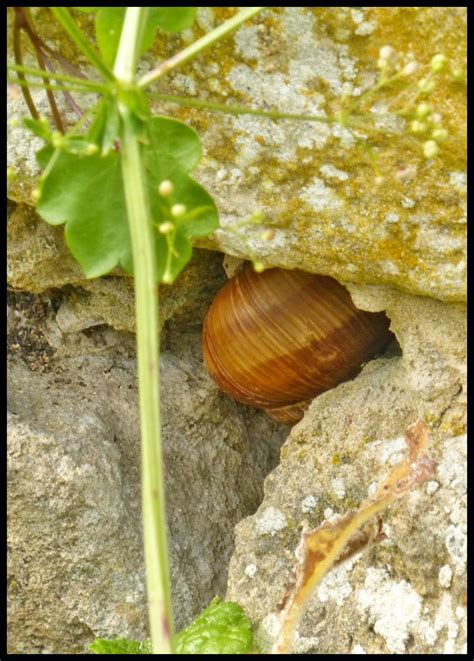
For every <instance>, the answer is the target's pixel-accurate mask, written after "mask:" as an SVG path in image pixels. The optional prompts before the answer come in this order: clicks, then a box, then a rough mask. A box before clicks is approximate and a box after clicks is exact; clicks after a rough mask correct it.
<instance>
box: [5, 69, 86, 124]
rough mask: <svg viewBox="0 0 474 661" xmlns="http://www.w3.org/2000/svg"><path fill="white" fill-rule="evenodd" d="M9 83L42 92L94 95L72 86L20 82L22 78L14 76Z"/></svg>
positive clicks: (83, 88) (9, 78)
mask: <svg viewBox="0 0 474 661" xmlns="http://www.w3.org/2000/svg"><path fill="white" fill-rule="evenodd" d="M7 82H8V83H12V84H13V85H19V86H20V87H31V88H35V89H36V88H38V89H42V90H53V92H76V93H78V94H85V93H87V94H91V93H93V92H91V90H88V89H86V88H85V87H72V86H71V85H63V84H57V85H55V84H53V85H47V84H46V83H30V82H29V81H27V80H20V78H13V77H12V76H8V77H7ZM35 119H37V118H35Z"/></svg>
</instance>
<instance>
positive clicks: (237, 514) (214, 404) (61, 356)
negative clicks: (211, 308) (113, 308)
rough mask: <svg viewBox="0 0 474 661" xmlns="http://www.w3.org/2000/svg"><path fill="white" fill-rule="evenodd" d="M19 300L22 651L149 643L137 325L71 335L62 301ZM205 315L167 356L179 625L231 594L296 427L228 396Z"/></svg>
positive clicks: (15, 398) (11, 431)
mask: <svg viewBox="0 0 474 661" xmlns="http://www.w3.org/2000/svg"><path fill="white" fill-rule="evenodd" d="M13 299H14V300H13V302H14V305H13V306H12V307H11V308H10V310H9V326H10V336H9V339H10V352H11V360H10V365H9V383H8V393H9V401H8V410H9V424H8V435H9V442H8V516H9V521H8V547H9V553H8V612H9V622H8V624H9V650H10V653H23V654H25V653H26V654H32V653H44V654H54V653H71V652H75V653H81V652H84V651H85V650H86V645H87V644H88V643H90V642H92V640H93V639H94V637H96V636H101V637H107V638H110V637H130V638H134V639H143V638H145V637H146V636H147V613H146V608H145V584H144V571H143V558H142V539H141V511H140V510H141V508H140V441H139V423H138V405H137V392H136V365H135V356H134V354H135V349H134V337H133V335H129V334H126V333H119V332H118V331H115V330H113V329H111V328H109V327H106V326H99V327H95V328H88V329H86V330H83V331H76V332H74V333H66V332H64V331H61V329H60V328H59V327H58V326H57V324H56V322H55V317H56V311H55V310H56V309H58V304H57V302H56V301H55V299H54V297H48V296H33V295H27V294H21V295H18V294H17V295H15V296H14V297H13ZM60 309H61V307H59V310H60ZM183 314H184V313H183ZM199 319H200V314H199V313H198V311H197V309H196V307H194V308H192V307H191V308H190V309H189V310H188V312H187V314H186V315H184V316H183V320H182V321H181V323H178V322H176V326H175V327H173V328H172V329H170V331H169V333H168V342H167V344H166V346H164V350H163V353H162V356H161V363H160V368H161V381H162V418H163V438H164V452H165V476H166V478H165V479H166V493H167V506H168V508H167V509H168V530H169V550H170V562H171V581H172V590H173V602H174V606H175V619H176V626H177V628H178V629H180V628H182V627H183V626H184V625H185V624H187V623H188V622H189V621H190V619H192V618H193V617H194V616H195V615H196V614H197V613H198V612H199V611H200V610H202V609H203V608H204V607H205V606H207V604H208V603H209V601H210V600H211V599H212V598H213V597H214V596H215V595H216V594H221V595H223V593H224V591H225V585H226V575H227V565H228V560H229V556H230V553H231V550H232V548H233V535H232V530H233V526H234V525H235V523H237V522H238V521H239V520H240V519H241V518H242V516H244V515H246V514H249V513H251V512H252V511H254V510H255V508H256V507H257V505H258V503H259V502H260V500H261V498H262V493H261V489H262V481H263V477H264V475H265V474H266V473H267V472H268V471H269V470H270V468H271V467H273V466H275V465H276V462H277V453H278V448H279V445H280V444H281V441H282V440H283V438H284V435H286V433H287V428H286V427H282V426H280V427H279V426H278V425H277V424H276V423H274V422H272V421H271V420H270V419H269V418H267V416H266V415H265V414H264V413H261V412H254V411H251V410H248V409H244V407H241V406H239V405H237V404H235V403H234V402H232V401H230V400H228V399H227V398H225V397H224V396H222V395H221V394H219V393H218V391H217V388H216V387H215V385H214V384H213V383H212V382H211V380H210V379H209V377H208V376H207V375H206V373H205V371H204V368H203V366H202V357H201V350H200V326H199ZM173 323H174V322H173ZM170 324H171V322H170ZM172 338H175V339H172Z"/></svg>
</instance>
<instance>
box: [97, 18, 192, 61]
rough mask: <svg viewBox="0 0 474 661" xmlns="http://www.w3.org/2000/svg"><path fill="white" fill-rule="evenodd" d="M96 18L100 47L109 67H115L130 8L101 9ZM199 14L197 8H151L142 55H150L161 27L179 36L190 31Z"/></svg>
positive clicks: (145, 27)
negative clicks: (126, 15)
mask: <svg viewBox="0 0 474 661" xmlns="http://www.w3.org/2000/svg"><path fill="white" fill-rule="evenodd" d="M98 9H99V11H98V12H97V15H96V18H95V32H96V39H97V44H98V46H99V49H100V52H101V54H102V57H103V58H104V61H105V63H106V64H107V65H108V66H110V67H111V66H113V63H114V61H115V56H116V54H117V48H118V44H119V40H120V35H121V33H122V26H123V21H124V17H125V10H126V7H99V8H98ZM195 14H196V8H195V7H149V8H148V16H147V21H146V24H145V26H144V30H143V35H142V40H141V44H140V55H143V54H144V53H146V51H147V50H148V49H149V48H150V46H151V45H152V44H153V42H154V41H155V38H156V31H157V29H158V28H159V27H160V28H162V29H163V30H166V31H167V32H178V31H179V30H184V29H185V28H187V27H189V26H190V25H191V24H192V23H193V21H194V17H195Z"/></svg>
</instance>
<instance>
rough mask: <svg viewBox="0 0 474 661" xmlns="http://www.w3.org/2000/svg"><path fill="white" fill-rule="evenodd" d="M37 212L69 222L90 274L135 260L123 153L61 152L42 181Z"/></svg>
mask: <svg viewBox="0 0 474 661" xmlns="http://www.w3.org/2000/svg"><path fill="white" fill-rule="evenodd" d="M40 158H44V154H43V155H42V157H40ZM37 210H38V213H39V214H40V216H42V218H44V220H46V222H48V223H50V224H51V225H61V224H63V223H66V232H65V236H66V242H67V244H68V246H69V248H70V250H71V252H72V254H73V255H74V257H75V258H76V259H77V261H78V262H79V263H80V265H81V266H82V268H83V270H84V272H85V274H86V275H87V277H88V278H95V277H98V276H100V275H104V274H105V273H108V272H109V271H110V270H111V269H113V268H114V267H115V266H117V265H118V264H124V263H129V262H130V260H131V257H130V251H131V248H130V235H129V231H128V224H127V216H126V209H125V199H124V194H123V186H122V177H121V168H120V159H119V157H118V155H117V153H115V152H111V153H110V154H109V155H108V156H106V157H101V156H99V155H93V156H82V157H81V156H78V155H75V154H69V153H64V152H63V153H61V154H59V156H58V158H57V160H56V162H55V164H54V166H53V168H52V169H51V172H50V173H49V175H48V177H47V178H46V179H45V180H44V181H43V183H42V188H41V197H40V199H39V202H38V205H37Z"/></svg>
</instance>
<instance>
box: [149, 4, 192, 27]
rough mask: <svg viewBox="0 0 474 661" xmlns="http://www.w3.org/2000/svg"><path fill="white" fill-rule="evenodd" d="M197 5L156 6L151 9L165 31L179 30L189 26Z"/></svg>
mask: <svg viewBox="0 0 474 661" xmlns="http://www.w3.org/2000/svg"><path fill="white" fill-rule="evenodd" d="M196 10H197V7H156V8H154V9H153V10H152V11H153V12H154V14H155V17H156V21H157V23H158V25H159V26H160V28H162V29H163V30H166V32H179V31H180V30H185V29H186V28H189V27H191V25H192V24H193V23H194V19H195V18H196Z"/></svg>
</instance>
